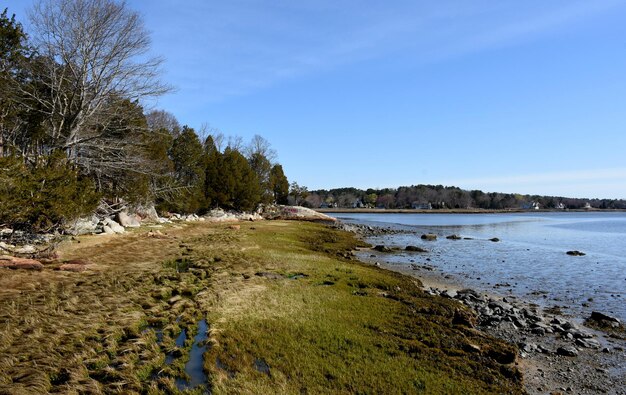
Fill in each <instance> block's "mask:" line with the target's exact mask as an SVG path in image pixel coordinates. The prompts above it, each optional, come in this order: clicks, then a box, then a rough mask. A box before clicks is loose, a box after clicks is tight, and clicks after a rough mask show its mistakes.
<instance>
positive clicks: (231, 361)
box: [0, 221, 523, 394]
mask: <svg viewBox="0 0 626 395" xmlns="http://www.w3.org/2000/svg"><path fill="white" fill-rule="evenodd" d="M164 232H165V233H167V235H168V237H167V238H163V239H155V238H150V237H148V236H147V230H144V229H140V230H138V231H137V232H134V233H132V234H129V235H126V236H123V237H104V238H94V237H87V238H81V239H80V244H78V243H72V244H70V245H67V246H65V247H63V249H62V251H61V252H62V253H63V257H64V258H66V259H70V258H74V259H76V258H82V259H88V260H90V261H91V262H93V265H92V266H91V269H90V270H88V271H87V272H83V273H64V272H59V271H54V270H51V269H45V270H44V271H42V272H37V273H32V272H20V271H3V272H1V273H0V329H1V331H0V393H12V394H20V393H24V394H30V393H45V392H53V393H54V392H56V393H149V394H158V393H178V392H179V391H178V390H177V389H176V387H175V384H174V381H175V379H176V378H177V377H184V366H185V362H186V361H187V358H188V357H187V354H188V351H189V349H190V348H191V345H192V340H191V339H193V335H194V334H195V332H196V331H197V329H196V325H197V322H198V321H199V320H200V319H202V318H206V319H207V322H208V325H209V328H210V333H209V339H208V344H209V347H208V349H209V351H208V352H207V353H206V354H205V356H204V369H205V372H206V373H207V374H208V377H209V381H210V386H211V387H212V388H211V389H212V391H213V393H216V394H220V393H311V394H313V393H428V394H437V393H441V394H444V393H445V394H454V393H458V394H466V393H522V392H523V390H522V385H521V382H520V381H521V380H520V378H519V373H518V372H517V370H516V369H515V367H514V366H513V365H511V364H502V363H499V362H497V361H498V360H499V361H501V362H509V361H504V359H506V358H507V357H510V356H511V355H515V351H516V350H515V349H514V348H513V347H512V346H510V345H508V344H505V343H504V342H501V341H498V340H495V339H493V338H490V337H488V336H486V335H484V334H482V333H480V332H477V331H475V330H473V329H471V328H467V327H463V326H458V325H453V324H452V318H453V317H454V314H455V311H457V310H459V309H461V310H463V309H464V308H463V307H462V306H460V305H458V304H456V303H454V302H453V301H450V300H447V299H443V298H437V297H432V296H430V295H427V294H425V293H424V292H422V291H421V287H420V286H421V284H420V283H419V281H417V280H416V279H413V278H409V277H405V276H402V275H399V274H396V273H393V272H389V271H385V270H382V269H379V268H377V267H373V266H369V265H365V264H362V263H359V262H357V261H355V260H353V259H351V255H350V251H351V250H352V249H354V248H355V247H357V246H361V243H360V242H359V241H358V240H355V239H354V238H353V237H352V236H351V235H349V234H346V233H342V232H338V231H335V230H331V229H328V228H325V227H324V226H322V225H319V224H311V223H298V222H282V221H276V222H255V223H241V229H240V230H234V229H229V227H228V226H227V225H220V224H217V225H211V224H202V223H195V224H192V225H186V226H182V227H170V228H167V229H165V230H164ZM50 267H55V265H54V264H52V265H50ZM173 297H174V298H175V299H172V298H173ZM176 299H179V300H176ZM183 328H185V329H186V330H187V332H188V336H187V341H186V342H185V344H184V345H183V346H182V347H176V345H175V344H174V340H175V338H176V337H177V336H178V334H179V333H180V331H181V329H183ZM157 331H160V332H161V333H162V341H161V342H157V335H156V332H157ZM475 346H478V348H479V349H480V351H476V347H475ZM168 354H172V355H176V358H174V360H173V362H172V363H171V364H169V365H168V364H166V363H165V360H166V355H168ZM255 365H256V366H257V367H259V366H262V367H267V366H269V372H266V371H264V369H257V368H256V367H255ZM259 370H261V371H259ZM194 392H196V393H199V392H200V391H187V393H194Z"/></svg>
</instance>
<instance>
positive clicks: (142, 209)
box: [133, 204, 159, 222]
mask: <svg viewBox="0 0 626 395" xmlns="http://www.w3.org/2000/svg"><path fill="white" fill-rule="evenodd" d="M133 211H134V213H135V214H136V215H137V216H139V219H140V220H141V221H145V222H159V214H158V213H157V211H156V209H155V208H154V204H151V205H149V206H137V207H135V208H134V209H133Z"/></svg>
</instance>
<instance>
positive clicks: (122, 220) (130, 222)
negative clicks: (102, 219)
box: [117, 211, 141, 228]
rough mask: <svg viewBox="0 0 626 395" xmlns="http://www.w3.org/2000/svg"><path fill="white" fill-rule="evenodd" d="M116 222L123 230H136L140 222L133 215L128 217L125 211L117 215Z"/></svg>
mask: <svg viewBox="0 0 626 395" xmlns="http://www.w3.org/2000/svg"><path fill="white" fill-rule="evenodd" d="M117 221H118V222H119V224H120V225H121V226H123V227H125V228H129V227H130V228H138V227H139V226H141V221H140V220H139V219H138V218H137V216H135V215H130V214H128V213H127V212H125V211H121V212H119V213H118V214H117Z"/></svg>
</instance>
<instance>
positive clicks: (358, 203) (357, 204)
mask: <svg viewBox="0 0 626 395" xmlns="http://www.w3.org/2000/svg"><path fill="white" fill-rule="evenodd" d="M363 207H365V205H364V204H363V202H362V201H361V199H357V200H356V201H355V202H354V203H352V208H363Z"/></svg>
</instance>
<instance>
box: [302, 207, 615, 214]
mask: <svg viewBox="0 0 626 395" xmlns="http://www.w3.org/2000/svg"><path fill="white" fill-rule="evenodd" d="M313 210H315V211H317V212H319V213H341V214H512V213H585V212H607V213H608V212H625V211H626V210H619V209H598V208H593V209H572V210H557V209H549V210H548V209H546V210H524V209H502V210H487V209H480V208H467V209H463V208H458V209H436V210H422V209H400V208H399V209H395V208H394V209H384V208H315V209H313Z"/></svg>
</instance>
